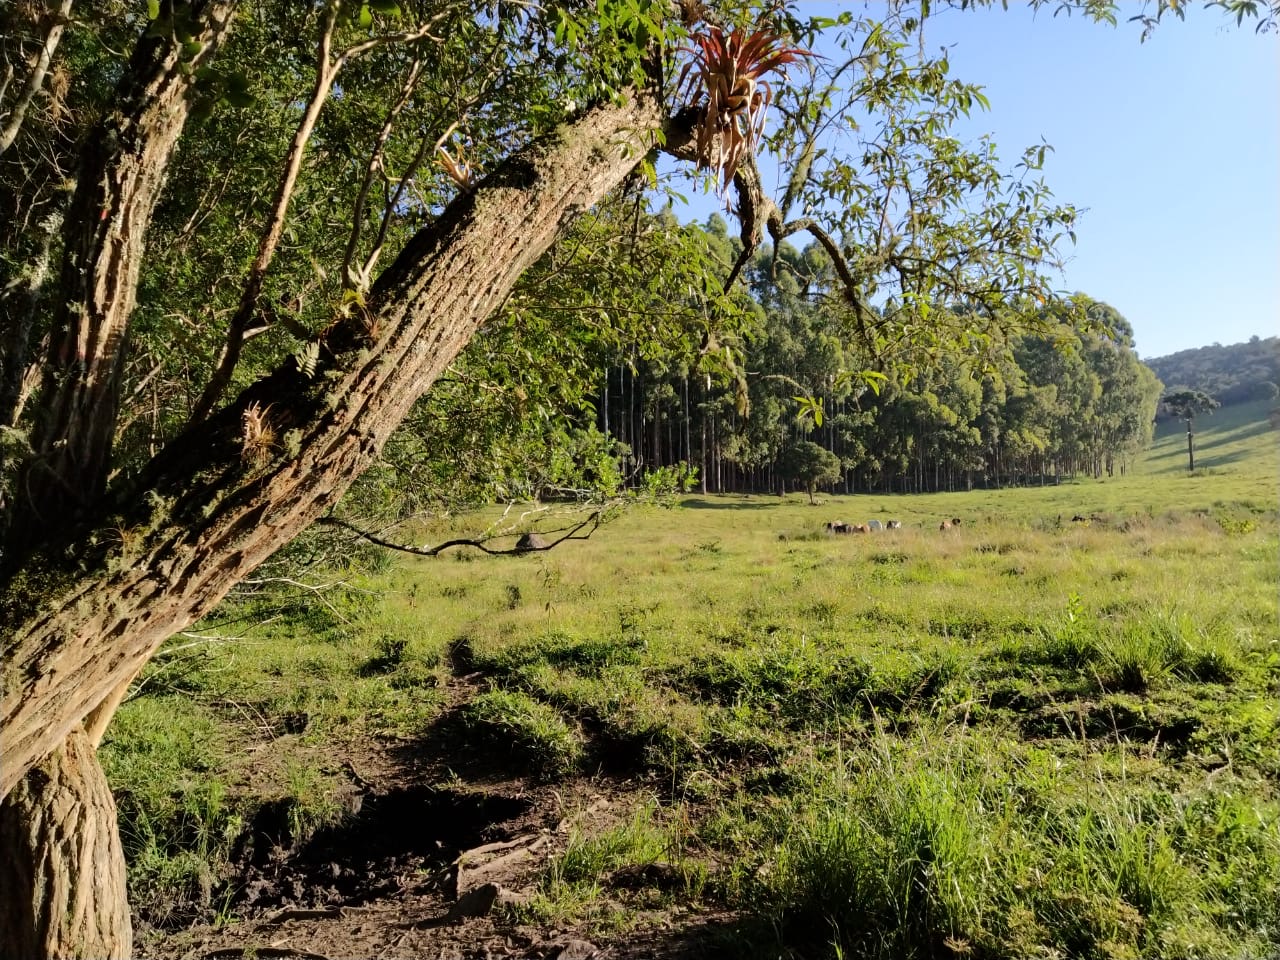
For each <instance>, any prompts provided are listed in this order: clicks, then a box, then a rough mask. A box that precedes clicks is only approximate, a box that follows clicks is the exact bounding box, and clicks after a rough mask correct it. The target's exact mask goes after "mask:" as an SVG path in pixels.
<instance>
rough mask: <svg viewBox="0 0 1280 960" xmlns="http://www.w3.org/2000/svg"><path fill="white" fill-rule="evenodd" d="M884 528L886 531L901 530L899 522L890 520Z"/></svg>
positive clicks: (900, 522)
mask: <svg viewBox="0 0 1280 960" xmlns="http://www.w3.org/2000/svg"><path fill="white" fill-rule="evenodd" d="M885 527H886V528H887V529H889V530H901V529H902V521H901V520H890V521H889V522H888V523H886V524H885Z"/></svg>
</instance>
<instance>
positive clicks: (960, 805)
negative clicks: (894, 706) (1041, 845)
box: [765, 744, 1017, 958]
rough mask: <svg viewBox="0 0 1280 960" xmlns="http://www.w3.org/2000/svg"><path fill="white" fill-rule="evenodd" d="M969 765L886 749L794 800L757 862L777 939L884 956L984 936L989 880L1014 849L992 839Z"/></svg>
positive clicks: (939, 951)
mask: <svg viewBox="0 0 1280 960" xmlns="http://www.w3.org/2000/svg"><path fill="white" fill-rule="evenodd" d="M884 746H886V747H887V746H888V745H887V744H886V745H884ZM968 767H969V765H968V764H967V763H965V762H964V761H963V760H961V759H960V758H958V757H957V758H946V759H944V760H943V762H942V763H940V764H932V763H929V762H926V761H925V760H924V759H923V758H922V757H921V756H911V755H908V754H903V753H901V752H900V751H898V750H896V749H894V748H892V747H888V748H887V749H885V751H884V752H882V753H881V754H880V755H879V756H878V757H877V758H876V759H875V760H874V761H873V762H870V763H865V762H864V763H850V764H847V765H842V767H841V769H839V770H838V771H837V772H835V773H833V774H832V776H831V777H830V778H829V779H828V780H827V782H826V783H825V784H821V785H819V786H818V788H817V792H816V793H815V794H813V795H810V796H808V797H804V798H802V799H800V800H799V801H798V804H799V809H798V810H795V811H791V812H789V814H788V815H787V819H788V821H789V822H790V826H789V827H787V828H785V829H784V835H783V837H782V838H781V843H780V844H779V853H778V857H777V862H776V864H775V865H774V869H772V870H766V871H765V873H766V877H767V879H766V881H765V882H766V886H767V893H766V896H767V897H768V898H769V899H770V900H771V901H772V903H773V904H774V906H775V908H776V911H777V923H778V929H779V931H780V933H781V934H782V938H783V940H784V941H785V942H787V943H790V944H793V945H802V944H804V943H805V941H814V940H821V939H825V941H826V944H827V946H828V947H830V948H834V949H836V950H837V951H842V952H844V953H845V954H847V955H849V956H857V957H884V958H888V957H904V956H916V955H922V956H933V955H945V954H947V953H948V952H964V951H965V950H967V949H969V946H970V945H972V944H974V943H976V942H980V941H983V940H986V939H988V937H987V934H986V933H985V928H986V921H985V919H984V915H985V914H986V912H987V911H988V910H990V909H991V907H992V906H993V890H992V884H993V882H994V881H995V880H996V879H997V877H998V876H999V873H1000V872H1005V871H1013V872H1015V873H1016V872H1017V867H1016V864H1015V863H1013V862H1012V861H1013V860H1014V859H1016V857H1017V851H1016V849H1014V848H1013V847H1011V846H1008V845H1006V844H1002V843H1000V842H999V841H1000V837H999V834H1000V832H1001V831H1000V826H999V824H1000V821H1001V820H1002V817H1000V816H998V815H993V811H991V810H988V809H986V807H987V802H986V800H985V798H984V793H985V786H986V784H984V782H983V781H984V778H983V777H982V776H980V775H979V776H973V774H974V773H976V771H975V770H972V769H969V768H968ZM808 946H810V947H817V946H819V943H817V942H810V943H808Z"/></svg>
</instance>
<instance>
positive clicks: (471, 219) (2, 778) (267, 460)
mask: <svg viewBox="0 0 1280 960" xmlns="http://www.w3.org/2000/svg"><path fill="white" fill-rule="evenodd" d="M661 121H662V114H661V111H660V110H659V108H658V105H657V104H656V102H654V101H653V100H651V99H649V98H645V97H632V98H630V99H628V100H627V101H625V102H623V103H618V104H610V105H605V106H602V107H599V108H596V109H593V110H591V111H588V112H587V113H586V114H584V115H583V116H582V117H581V119H579V120H578V121H577V122H575V123H573V124H571V125H569V126H567V127H565V128H562V129H561V130H560V131H559V132H558V133H557V135H555V136H553V137H550V138H548V139H546V140H543V141H541V142H538V143H535V144H533V145H532V146H530V147H529V148H527V149H526V150H524V151H522V152H521V153H519V154H517V155H515V156H513V157H512V158H511V159H510V160H508V161H507V162H506V163H504V164H503V165H502V166H501V167H500V168H499V169H498V170H496V171H495V172H494V173H493V174H492V175H491V176H490V177H488V178H487V179H486V180H484V181H482V182H481V183H480V184H479V185H478V186H477V187H476V189H475V190H474V192H472V193H470V194H466V195H464V196H461V197H459V198H458V199H457V200H455V201H454V203H452V204H451V205H450V206H449V208H448V209H446V211H445V212H444V213H443V214H442V215H441V217H440V219H439V220H438V221H436V222H435V223H434V224H433V225H432V226H430V227H428V228H426V229H424V230H423V231H421V232H420V233H419V234H418V235H417V236H416V237H415V238H414V239H413V240H412V241H411V242H410V243H409V244H408V245H407V246H406V248H405V250H404V251H403V252H402V253H401V255H400V257H399V258H398V259H397V260H396V262H395V263H394V264H392V265H391V266H390V267H389V268H388V269H387V270H386V271H385V272H384V273H383V275H382V276H381V277H380V278H379V280H378V282H377V283H376V284H375V285H374V288H373V289H372V291H371V292H370V296H369V298H368V304H367V307H366V308H363V309H360V310H357V311H356V312H355V313H353V314H352V315H350V316H348V317H346V318H344V319H342V320H341V321H339V322H337V323H335V324H334V325H333V327H331V329H330V331H329V332H328V334H327V335H326V336H325V337H324V338H323V339H322V342H321V344H320V347H321V349H320V354H321V362H320V364H319V366H318V368H317V369H316V371H315V372H314V375H313V376H312V377H310V378H308V377H307V376H306V375H304V373H303V372H302V371H300V370H299V369H298V368H297V366H296V365H295V364H293V363H292V362H290V363H289V364H286V366H285V367H283V368H282V369H280V370H278V371H277V372H276V373H275V374H273V375H272V376H270V377H268V378H265V379H264V380H262V381H260V382H259V383H257V384H255V385H254V386H252V387H250V388H249V389H248V390H246V391H245V392H244V393H243V394H242V395H241V396H240V397H239V398H238V399H237V400H236V401H235V402H234V403H232V404H231V405H229V406H228V407H227V408H226V409H224V410H222V411H221V412H220V413H218V414H217V415H215V416H214V417H213V418H212V419H211V420H209V421H206V422H205V423H204V424H203V425H201V427H200V428H199V429H198V430H193V431H191V432H190V433H189V434H188V435H186V436H183V437H180V438H178V439H177V440H175V441H174V442H173V443H172V444H170V445H169V446H168V447H167V448H166V449H165V450H164V451H163V452H162V453H161V454H160V455H159V456H158V457H157V458H156V460H155V461H153V463H152V464H151V465H150V467H149V468H148V469H147V471H145V473H144V474H143V476H142V478H141V479H140V481H139V482H138V483H137V484H136V485H135V486H134V487H133V489H131V490H130V491H128V492H127V493H123V494H118V495H115V496H108V497H107V498H105V499H104V500H103V501H102V502H100V503H99V505H98V506H97V507H96V508H95V509H94V511H93V513H92V514H91V515H90V516H89V517H87V518H86V519H85V520H84V521H83V522H82V523H81V524H80V525H79V526H77V527H76V529H75V530H73V531H72V532H70V533H68V534H67V535H65V536H64V537H62V538H61V539H60V541H58V542H53V543H44V544H42V546H41V549H40V550H39V551H36V552H33V553H30V554H29V555H28V556H27V558H26V559H25V561H24V562H23V563H22V564H21V566H20V567H19V569H17V571H16V572H15V573H14V574H13V575H12V576H11V577H9V578H8V579H7V581H6V582H5V583H4V584H3V585H0V621H3V622H5V623H8V624H12V625H13V627H12V629H11V630H9V631H8V632H7V633H6V635H5V637H4V639H3V653H4V662H5V664H6V670H5V672H4V677H3V683H4V686H3V707H2V710H0V755H3V757H4V764H3V766H0V795H7V794H9V792H10V791H11V790H13V789H14V787H15V786H16V785H18V784H19V783H20V782H22V780H23V778H24V777H26V776H27V774H28V771H30V770H32V768H33V766H34V765H36V764H38V763H41V762H42V760H43V759H44V758H45V757H47V756H49V754H50V753H51V752H52V751H55V750H56V749H57V748H58V747H59V745H60V744H62V743H63V741H64V739H65V738H67V737H68V735H70V734H72V733H73V731H74V730H76V729H77V728H78V727H79V725H80V724H81V723H82V721H85V720H86V718H87V717H88V716H89V715H90V714H91V713H92V712H93V711H95V709H96V708H99V707H100V706H101V705H102V704H103V703H104V701H108V700H109V699H110V706H111V708H113V707H114V702H115V700H116V699H117V698H115V697H113V696H112V695H113V693H118V692H119V690H120V689H121V687H122V685H123V684H126V683H127V682H128V680H129V678H130V677H132V676H134V675H135V674H136V673H137V671H138V670H139V669H140V668H141V667H142V665H143V664H145V663H146V661H147V660H148V659H149V658H150V657H151V655H152V654H153V653H154V652H155V650H156V648H157V647H158V646H159V644H160V643H161V642H163V641H164V640H165V639H166V638H167V637H169V636H170V635H172V634H173V633H175V632H176V631H178V630H181V629H182V628H184V627H185V626H187V625H189V624H190V623H192V622H193V621H194V620H196V619H198V618H199V617H200V616H202V615H203V614H205V613H206V612H208V611H209V610H210V609H211V608H212V607H213V606H214V605H215V604H216V603H217V602H218V601H219V600H220V599H221V598H222V597H223V596H224V595H225V594H226V592H227V590H229V589H230V588H231V587H232V586H233V585H234V584H235V583H236V582H238V581H239V580H240V579H241V578H243V577H244V576H246V575H247V574H248V573H249V572H250V571H251V570H253V569H254V567H255V566H257V565H258V564H259V563H261V562H262V561H263V560H265V559H266V558H267V557H268V556H270V555H271V554H272V553H273V552H274V551H275V550H277V549H278V548H279V547H281V546H282V545H284V544H285V543H287V542H288V541H289V540H290V539H292V538H293V537H294V536H296V535H297V534H298V533H299V532H300V531H301V530H302V529H304V528H305V527H306V526H307V525H308V524H309V523H310V522H312V521H313V520H314V519H315V518H316V517H317V516H319V515H320V514H321V513H322V512H323V511H324V510H325V509H327V508H328V507H329V506H330V505H332V504H333V503H334V502H335V501H336V500H337V499H338V498H339V497H340V496H341V494H342V493H343V491H345V489H346V488H347V486H348V485H349V484H350V483H351V481H352V480H353V479H354V478H355V477H356V476H357V475H358V474H359V473H360V472H361V471H362V470H363V469H364V468H365V467H366V466H368V464H369V463H370V462H371V461H372V459H373V458H374V457H375V456H376V455H377V453H378V451H379V450H380V449H381V447H382V445H383V443H384V442H385V441H386V439H387V438H388V436H389V435H390V433H391V432H392V430H393V429H394V428H395V426H396V425H397V424H398V423H399V422H400V420H401V419H403V417H404V416H405V414H406V413H407V412H408V409H409V407H410V406H411V405H412V403H413V402H414V401H415V400H416V399H417V398H418V397H419V396H421V395H422V394H423V393H424V392H425V391H426V390H427V389H428V388H429V387H430V386H431V384H432V383H433V382H434V381H435V379H436V378H437V377H438V376H439V375H440V373H441V372H443V370H444V369H445V368H446V367H447V366H448V365H449V363H450V362H452V361H453V359H454V358H455V357H456V356H457V354H458V352H459V351H460V350H461V349H462V348H463V347H464V346H465V345H466V343H467V342H468V341H469V340H470V338H471V336H472V335H473V334H474V333H475V331H476V329H477V328H478V327H479V326H480V324H481V323H482V322H483V321H484V320H485V319H486V318H487V317H488V316H489V315H490V314H491V313H492V312H493V311H494V310H495V309H497V307H498V306H500V305H501V303H502V301H503V300H504V299H505V298H506V296H507V294H508V292H509V291H510V289H511V287H512V286H513V285H514V283H515V282H516V280H517V279H518V278H519V276H520V274H521V273H522V272H523V271H524V270H525V269H526V268H527V267H528V266H529V265H531V264H532V263H533V261H534V260H536V259H537V258H538V257H539V256H541V254H542V253H543V252H544V251H545V250H546V249H547V248H548V247H549V246H550V245H551V244H552V242H554V240H555V239H556V237H557V236H559V234H560V233H561V232H562V231H563V229H564V227H565V226H566V225H567V223H568V221H569V220H570V219H571V218H572V217H573V216H574V215H575V214H577V213H578V212H580V211H582V210H585V209H587V208H589V207H590V206H592V205H593V204H595V203H596V202H597V201H599V200H600V199H601V198H602V197H603V196H604V195H605V194H606V193H607V192H608V191H609V190H610V189H612V188H613V187H614V186H616V185H617V184H618V183H619V182H620V181H621V180H622V179H623V178H624V177H625V176H626V175H627V174H628V173H629V172H630V171H631V170H632V169H633V168H634V167H635V165H636V164H637V163H638V162H639V160H640V159H641V157H643V155H644V153H645V151H646V150H647V149H648V147H649V145H650V144H649V141H650V139H651V136H652V133H653V131H655V130H656V129H657V128H658V127H659V126H660V124H661ZM254 422H258V423H260V424H261V425H262V428H261V430H258V431H256V432H254V431H251V429H250V425H251V424H252V423H254ZM102 721H103V717H102V715H101V711H99V715H98V716H96V717H94V718H93V719H92V721H90V722H92V723H93V724H94V727H95V729H98V730H101V729H102V727H103V726H104V724H103V722H102ZM73 739H74V738H73ZM63 749H64V752H65V751H67V750H70V749H71V745H70V743H68V745H67V746H65V747H64V748H63ZM75 756H76V769H77V770H81V771H83V775H84V776H85V778H86V780H88V779H92V777H94V776H96V777H97V778H99V779H100V778H101V771H100V769H99V768H98V766H97V761H96V760H95V759H94V758H93V754H92V751H91V750H88V751H77V752H76V754H75ZM54 762H55V766H56V761H54ZM41 776H42V774H41V773H40V772H38V771H36V772H33V773H32V774H31V775H30V778H29V779H28V780H27V782H25V783H23V785H22V787H21V788H20V793H19V795H18V796H19V797H26V796H27V792H28V791H34V790H35V789H36V784H33V782H32V781H33V780H36V781H38V780H39V778H40V777H41ZM50 782H51V783H52V784H54V785H55V787H56V788H57V789H54V788H50V789H53V790H54V793H57V794H58V795H59V799H57V800H56V801H55V800H51V796H52V794H50V793H48V792H46V793H44V794H41V795H37V794H36V793H34V792H32V793H31V796H32V797H34V798H35V799H34V800H33V801H31V802H28V801H26V800H21V799H17V800H15V801H7V802H6V804H7V806H8V807H9V808H10V809H11V810H12V809H13V807H14V803H15V802H16V803H18V805H19V807H20V809H21V811H22V814H21V816H22V817H25V820H24V819H20V820H19V822H26V823H28V825H29V826H28V829H27V830H26V831H22V830H19V831H18V837H16V838H15V840H20V839H21V837H22V836H23V835H26V836H27V837H28V842H29V844H31V843H36V835H37V824H36V823H35V822H34V820H33V816H32V810H33V804H34V805H36V806H44V807H49V806H51V805H52V804H53V803H55V802H56V803H68V802H75V801H74V800H72V799H70V798H72V797H74V796H75V791H74V790H73V789H71V787H70V782H69V781H68V779H67V778H66V777H61V778H59V779H56V780H51V781H50ZM82 808H83V809H84V811H85V813H84V815H83V817H82V823H81V824H80V827H79V828H80V829H81V830H85V831H87V832H93V833H96V834H101V833H104V832H105V833H113V832H114V822H112V818H113V817H114V813H113V811H112V810H111V808H110V807H109V806H107V805H103V804H98V805H88V804H83V805H82ZM90 820H92V821H93V824H94V825H93V827H92V828H89V827H88V822H89V821H90ZM33 849H36V847H33V846H30V845H29V846H28V847H27V850H28V851H29V850H33ZM39 849H42V850H44V851H46V852H47V851H49V850H50V849H62V850H67V849H69V848H67V847H66V846H65V845H64V846H63V847H60V848H59V847H49V846H47V845H40V846H39ZM5 853H9V854H11V855H12V856H14V857H17V858H19V859H21V858H22V857H23V856H24V854H23V852H22V849H21V847H20V846H19V847H18V848H15V847H13V846H12V845H10V846H9V850H8V851H4V850H0V856H3V855H4V854H5ZM83 853H84V854H85V855H87V854H89V853H92V854H94V855H96V856H103V857H105V853H104V852H103V851H102V850H101V849H99V848H98V847H94V848H93V849H92V850H85V851H83ZM25 856H30V853H27V854H25ZM107 859H108V860H109V859H111V858H109V857H108V858H107ZM93 869H94V870H99V869H107V867H106V865H105V864H98V863H96V862H95V864H94V866H93ZM81 870H83V871H85V875H90V874H89V873H88V871H89V867H88V866H87V865H83V864H82V863H81V862H80V861H77V860H76V859H75V858H74V857H64V858H63V859H62V862H61V863H60V865H58V866H56V867H55V868H54V873H55V874H58V875H62V876H65V875H69V874H70V873H71V872H72V871H81ZM37 880H38V884H37V885H38V886H40V887H41V888H42V889H44V890H47V889H48V887H49V885H50V883H51V878H50V877H48V876H45V877H39V878H37ZM76 889H77V890H79V889H81V888H79V887H76ZM89 889H90V890H91V891H92V892H94V893H95V895H96V896H98V897H99V898H101V900H102V902H101V903H100V904H95V905H94V906H93V907H91V908H90V909H91V913H93V914H94V915H96V916H97V917H98V918H99V920H98V923H97V926H96V928H95V929H96V930H99V931H103V933H102V935H103V937H105V938H107V939H110V933H109V931H112V930H116V931H118V930H119V929H120V927H119V925H118V924H116V923H115V922H114V919H113V918H114V917H115V916H116V912H117V911H118V910H119V909H122V908H123V905H124V900H123V888H115V887H111V886H109V885H101V884H99V885H97V886H96V887H94V888H89ZM117 889H118V890H119V891H120V893H119V896H117V895H116V891H117ZM37 899H39V900H41V902H45V903H56V902H57V901H56V899H55V898H52V897H51V896H50V895H49V894H48V893H47V892H46V893H40V894H38V895H37ZM73 930H74V931H76V932H75V935H76V936H87V935H88V934H87V933H86V932H85V931H84V929H83V928H79V927H76V928H73ZM30 935H31V936H32V937H36V936H38V935H39V930H38V928H36V927H33V928H32V932H31V934H30ZM94 935H95V936H96V934H94ZM126 939H127V935H125V934H120V935H119V936H117V939H116V940H115V941H114V945H113V947H112V950H114V951H116V952H115V953H111V952H105V953H103V955H109V956H115V955H117V954H120V955H123V954H124V953H127V947H125V948H122V947H121V946H120V944H121V943H123V942H125V940H126ZM14 942H15V943H16V942H18V941H14ZM64 942H65V941H64ZM0 947H4V948H5V949H6V952H7V951H8V949H9V945H8V942H7V941H0ZM86 949H87V948H86ZM82 952H83V949H82ZM100 952H101V951H98V950H96V949H91V950H89V955H97V954H98V953H100ZM35 955H37V956H38V955H39V954H35ZM49 955H56V954H49Z"/></svg>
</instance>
